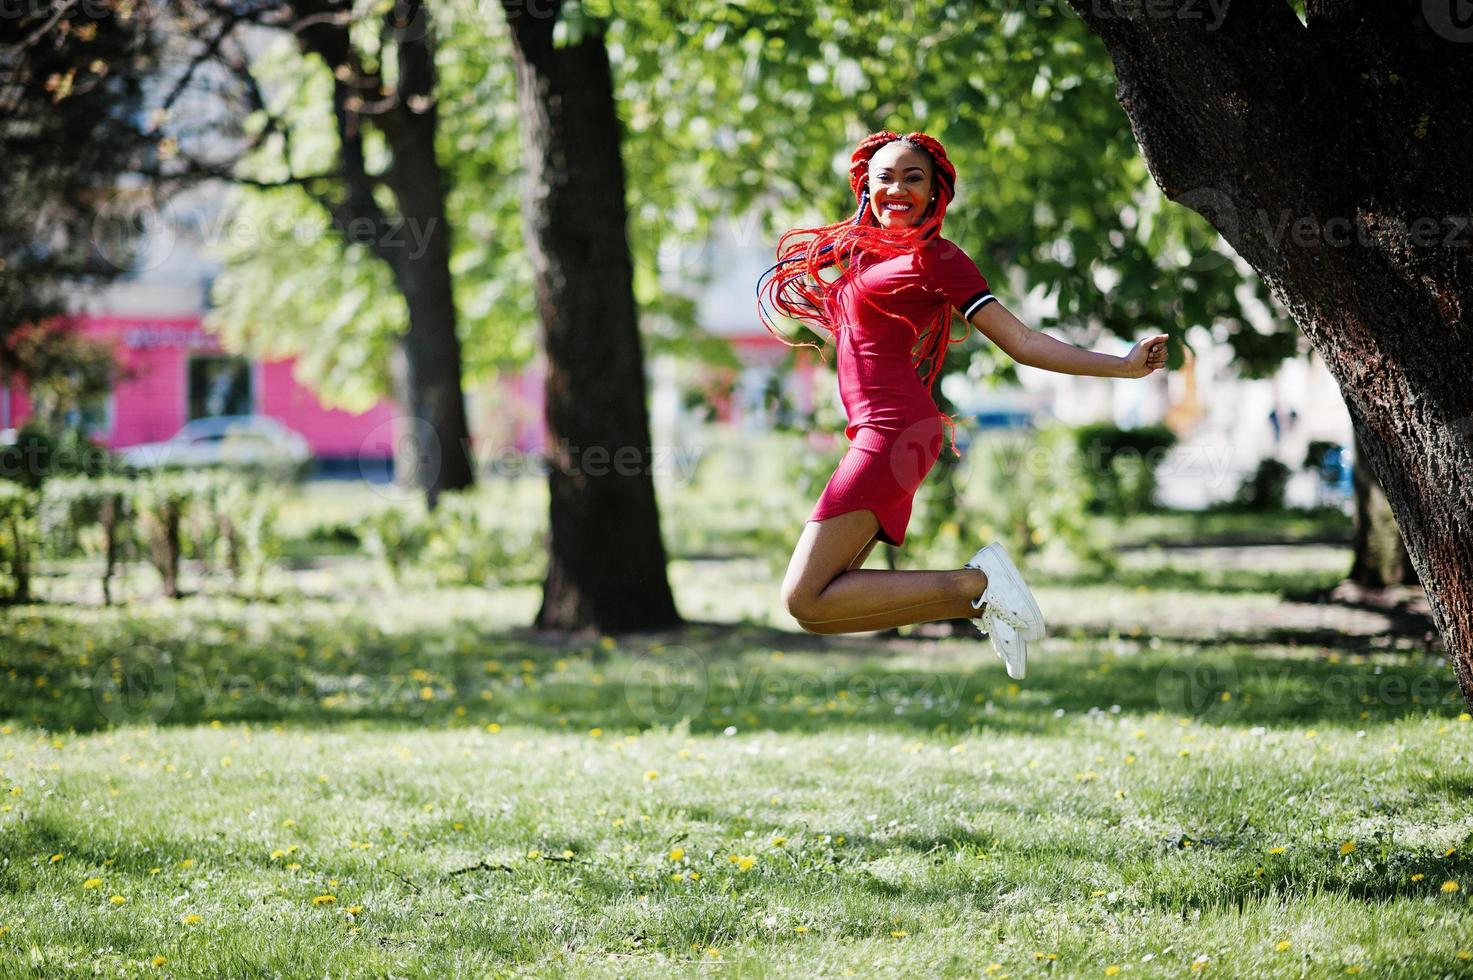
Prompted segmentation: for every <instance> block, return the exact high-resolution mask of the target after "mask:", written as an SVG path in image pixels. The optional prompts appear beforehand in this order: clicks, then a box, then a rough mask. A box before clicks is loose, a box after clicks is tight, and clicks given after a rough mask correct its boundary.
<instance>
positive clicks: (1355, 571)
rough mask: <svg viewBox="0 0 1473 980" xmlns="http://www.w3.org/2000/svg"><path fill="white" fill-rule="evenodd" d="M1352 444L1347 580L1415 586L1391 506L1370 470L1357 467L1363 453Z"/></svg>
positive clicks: (1374, 585) (1380, 586)
mask: <svg viewBox="0 0 1473 980" xmlns="http://www.w3.org/2000/svg"><path fill="white" fill-rule="evenodd" d="M1355 444H1356V445H1355V459H1356V463H1355V467H1354V469H1353V471H1352V477H1351V479H1352V482H1353V484H1354V487H1355V538H1354V544H1355V548H1354V550H1355V559H1354V561H1352V562H1351V566H1350V574H1349V575H1347V576H1346V578H1348V579H1349V580H1350V581H1352V582H1354V583H1355V584H1356V585H1360V586H1363V587H1364V588H1367V589H1384V588H1386V587H1387V586H1389V585H1417V584H1419V581H1420V580H1419V579H1418V578H1417V570H1416V569H1415V568H1413V567H1412V556H1411V555H1410V554H1408V552H1407V546H1406V542H1405V541H1403V540H1402V539H1401V531H1399V530H1398V529H1397V527H1396V518H1395V517H1394V516H1393V515H1392V513H1391V504H1390V503H1388V502H1387V500H1386V494H1385V493H1383V492H1382V490H1381V487H1380V485H1379V484H1378V483H1376V480H1375V478H1374V477H1373V476H1372V475H1371V472H1370V470H1369V469H1368V468H1367V467H1365V466H1362V465H1361V464H1360V460H1361V459H1363V458H1364V456H1363V455H1362V454H1363V453H1364V452H1365V450H1364V448H1363V447H1362V446H1361V445H1360V439H1359V438H1357V439H1356V440H1355Z"/></svg>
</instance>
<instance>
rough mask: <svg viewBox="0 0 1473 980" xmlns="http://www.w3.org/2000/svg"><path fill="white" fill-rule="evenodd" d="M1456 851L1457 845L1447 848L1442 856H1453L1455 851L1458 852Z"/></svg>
mask: <svg viewBox="0 0 1473 980" xmlns="http://www.w3.org/2000/svg"><path fill="white" fill-rule="evenodd" d="M1456 851H1457V848H1456V847H1449V848H1448V849H1447V850H1445V851H1443V852H1442V856H1443V857H1445V858H1450V857H1452V856H1453V854H1454V852H1456Z"/></svg>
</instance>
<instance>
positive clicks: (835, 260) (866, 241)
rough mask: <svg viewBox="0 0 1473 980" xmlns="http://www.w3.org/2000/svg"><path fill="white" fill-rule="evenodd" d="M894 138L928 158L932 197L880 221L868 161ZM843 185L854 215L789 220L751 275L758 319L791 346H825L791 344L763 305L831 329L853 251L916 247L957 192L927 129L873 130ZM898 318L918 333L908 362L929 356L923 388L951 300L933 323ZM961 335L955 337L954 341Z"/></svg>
mask: <svg viewBox="0 0 1473 980" xmlns="http://www.w3.org/2000/svg"><path fill="white" fill-rule="evenodd" d="M896 140H901V141H903V142H905V143H908V144H910V145H912V146H914V147H916V148H917V149H919V150H921V151H923V152H924V153H925V154H927V155H928V156H929V157H930V158H931V163H932V184H933V186H934V187H935V189H936V199H935V201H933V202H932V203H931V204H929V205H928V206H927V208H926V210H925V212H924V213H922V215H921V217H920V219H919V220H918V221H917V222H916V223H915V224H914V225H911V226H909V227H905V228H884V227H881V226H880V224H879V222H878V221H876V219H875V216H874V214H873V213H872V212H871V211H870V207H869V162H870V158H871V157H873V156H874V155H875V153H876V151H878V150H879V149H880V147H882V146H885V145H886V144H888V143H893V142H895V141H896ZM849 187H850V189H851V190H853V191H854V197H855V200H857V201H858V202H859V208H858V210H857V211H856V212H855V213H854V215H853V216H852V217H850V218H848V219H846V220H844V221H838V222H835V223H833V224H829V225H821V226H819V227H817V228H794V229H791V230H790V231H787V232H784V233H783V235H782V237H780V238H779V239H778V242H777V263H776V264H775V265H774V266H773V267H772V268H770V269H768V270H767V271H766V272H764V273H763V274H762V276H761V277H760V278H759V279H758V281H757V313H758V317H759V318H760V319H761V320H762V325H763V326H764V327H766V328H767V330H768V332H769V333H771V334H773V336H775V337H777V338H778V340H781V341H782V342H783V343H784V344H788V346H789V347H813V348H814V349H815V350H818V351H819V354H820V356H822V354H823V351H822V349H821V348H818V347H815V346H814V345H813V344H789V343H788V341H787V340H786V339H785V338H784V337H783V336H782V335H781V334H779V333H778V332H777V331H776V330H775V329H774V328H773V323H772V320H771V318H770V317H769V315H768V310H769V309H773V310H776V311H777V312H778V313H779V314H781V315H783V316H787V317H791V318H793V319H796V320H800V321H802V322H804V323H807V324H810V325H812V326H814V327H821V328H823V329H824V330H828V331H833V330H834V329H835V324H834V323H833V322H832V321H831V318H830V316H829V308H828V302H827V297H828V295H829V292H830V290H834V289H836V288H837V287H838V286H839V285H841V284H842V283H843V282H845V281H846V280H848V278H849V277H850V276H852V275H853V274H854V271H855V267H856V266H855V263H854V262H853V261H852V260H853V259H854V257H855V255H856V254H857V253H863V254H864V255H865V256H874V257H875V258H877V259H888V258H893V257H895V256H897V255H904V254H914V253H915V252H917V251H918V250H920V249H921V248H923V247H925V246H926V245H927V243H928V242H929V241H930V240H931V239H934V238H936V237H937V236H939V235H940V234H941V222H942V221H943V220H944V219H945V217H946V206H947V205H948V204H950V203H951V200H952V198H953V197H955V196H956V168H955V167H953V166H952V164H951V161H950V160H949V159H948V158H947V156H946V148H945V147H943V146H942V145H941V143H940V142H939V141H938V140H936V139H935V138H934V137H931V136H927V135H926V134H925V133H909V134H907V135H905V136H901V135H900V134H898V133H892V132H890V131H889V130H884V131H882V132H878V133H871V134H870V135H868V136H866V137H865V138H864V139H862V140H860V142H859V145H858V146H856V147H855V148H854V152H853V154H851V155H850V157H849ZM835 265H838V266H839V267H840V268H841V269H842V271H841V273H840V275H839V276H838V277H836V278H835V279H833V280H832V281H827V282H826V281H825V280H824V279H823V278H822V277H821V276H820V272H822V271H823V270H825V269H828V268H830V267H832V266H835ZM862 298H863V300H864V301H865V302H867V303H869V305H870V306H872V307H874V308H875V309H876V310H878V311H879V312H881V313H883V314H884V315H886V316H890V317H895V316H896V314H893V313H890V312H888V311H885V310H883V309H882V308H881V306H880V305H879V304H878V303H876V302H875V300H874V299H873V298H872V297H871V296H870V295H868V294H865V295H863V297H862ZM904 322H905V323H906V324H907V326H909V327H910V328H911V330H912V332H913V333H914V334H915V336H916V338H917V341H918V343H917V346H916V347H915V348H913V349H912V351H911V355H912V363H914V364H915V366H916V369H917V375H918V376H920V373H921V372H920V366H921V364H922V363H926V362H929V366H928V367H927V369H926V371H925V374H924V379H925V385H926V389H927V390H928V391H930V390H931V389H932V387H933V386H934V384H935V381H936V376H937V375H938V374H939V373H940V371H941V365H942V362H943V361H944V360H945V354H946V348H947V346H948V345H949V344H950V343H952V342H953V341H952V340H951V307H949V306H946V307H943V308H942V309H941V311H940V314H939V315H938V316H937V318H936V320H935V321H933V322H931V323H922V324H917V323H912V322H911V321H909V320H905V321H904ZM965 339H966V338H965V337H962V338H959V340H958V341H957V342H959V341H960V340H965ZM938 414H940V415H941V418H942V420H943V422H944V423H945V424H946V425H947V426H949V427H953V428H952V432H951V450H952V452H953V453H954V454H955V455H957V456H960V455H961V454H960V453H959V452H957V449H956V432H955V428H954V427H955V425H956V420H955V418H954V417H952V416H949V415H947V414H945V413H944V412H942V413H938Z"/></svg>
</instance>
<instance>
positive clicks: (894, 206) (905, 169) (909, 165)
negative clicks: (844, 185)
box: [869, 140, 931, 228]
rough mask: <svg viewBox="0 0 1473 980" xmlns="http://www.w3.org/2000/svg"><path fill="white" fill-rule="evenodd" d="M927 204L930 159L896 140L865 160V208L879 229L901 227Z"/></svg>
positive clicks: (923, 153)
mask: <svg viewBox="0 0 1473 980" xmlns="http://www.w3.org/2000/svg"><path fill="white" fill-rule="evenodd" d="M930 203H931V158H930V156H928V155H927V154H926V153H925V152H924V151H923V150H919V149H917V148H916V147H914V146H911V145H910V144H909V143H902V142H900V141H899V140H896V141H895V142H893V143H886V144H885V145H884V146H882V147H880V148H879V149H878V150H876V151H875V155H874V156H872V157H870V161H869V206H870V211H871V212H872V213H873V214H874V216H875V220H876V221H877V222H879V224H880V227H882V228H905V227H908V226H909V225H912V224H915V223H916V222H917V221H919V220H920V217H921V214H922V212H924V211H925V210H926V205H928V204H930Z"/></svg>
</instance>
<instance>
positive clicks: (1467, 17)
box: [1422, 0, 1473, 44]
mask: <svg viewBox="0 0 1473 980" xmlns="http://www.w3.org/2000/svg"><path fill="white" fill-rule="evenodd" d="M1422 14H1423V16H1425V17H1426V18H1427V25H1428V26H1429V27H1431V28H1432V30H1433V31H1435V32H1436V33H1437V35H1438V36H1439V37H1443V38H1446V39H1447V40H1449V41H1452V42H1454V43H1455V44H1467V43H1468V42H1469V41H1473V3H1470V2H1469V0H1422Z"/></svg>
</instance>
